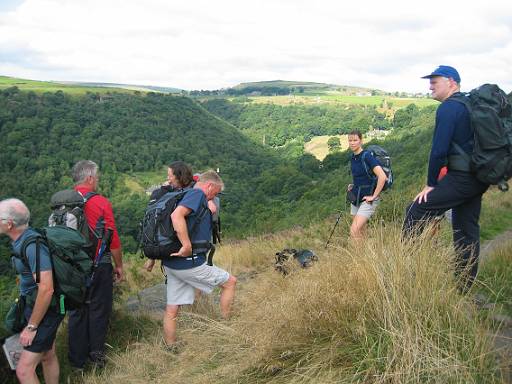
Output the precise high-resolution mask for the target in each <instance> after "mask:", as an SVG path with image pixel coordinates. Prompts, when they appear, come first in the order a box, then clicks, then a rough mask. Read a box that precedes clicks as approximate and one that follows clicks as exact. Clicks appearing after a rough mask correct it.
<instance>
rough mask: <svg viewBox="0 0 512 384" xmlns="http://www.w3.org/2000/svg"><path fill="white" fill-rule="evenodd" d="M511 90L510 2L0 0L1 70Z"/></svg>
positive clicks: (158, 80)
mask: <svg viewBox="0 0 512 384" xmlns="http://www.w3.org/2000/svg"><path fill="white" fill-rule="evenodd" d="M439 64H446V65H452V66H454V67H456V68H457V69H458V70H459V73H460V75H461V78H462V89H463V90H469V89H471V88H474V87H476V86H478V85H479V84H482V83H485V82H490V83H497V84H498V85H500V86H501V87H502V88H503V89H504V90H505V91H506V92H510V91H512V0H487V1H478V2H474V4H473V2H472V1H449V0H427V1H421V2H417V1H414V0H379V1H373V0H372V1H366V0H355V1H350V0H345V1H342V0H333V1H330V0H308V1H303V0H250V1H246V0H179V1H178V0H0V75H6V76H14V77H22V78H28V79H37V80H68V81H93V82H111V83H128V84H140V85H158V86H168V87H177V88H183V89H188V90H191V89H218V88H225V87H230V86H234V85H236V84H238V83H240V82H248V81H264V80H277V79H281V80H300V81H315V82H324V83H332V84H339V85H354V86H364V87H369V88H378V89H382V90H386V91H408V92H427V91H428V82H427V80H422V79H420V76H422V75H425V74H428V73H430V72H431V71H432V70H433V69H434V68H435V67H437V65H439Z"/></svg>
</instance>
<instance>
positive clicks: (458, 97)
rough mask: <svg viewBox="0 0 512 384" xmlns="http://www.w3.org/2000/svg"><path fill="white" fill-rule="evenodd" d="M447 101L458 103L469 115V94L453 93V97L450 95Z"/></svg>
mask: <svg viewBox="0 0 512 384" xmlns="http://www.w3.org/2000/svg"><path fill="white" fill-rule="evenodd" d="M447 100H453V101H456V102H458V103H461V104H463V105H464V106H465V107H466V109H467V110H468V112H469V113H471V111H472V109H471V101H470V100H469V94H468V93H463V92H455V93H454V94H453V95H451V96H450V97H449V98H448V99H447Z"/></svg>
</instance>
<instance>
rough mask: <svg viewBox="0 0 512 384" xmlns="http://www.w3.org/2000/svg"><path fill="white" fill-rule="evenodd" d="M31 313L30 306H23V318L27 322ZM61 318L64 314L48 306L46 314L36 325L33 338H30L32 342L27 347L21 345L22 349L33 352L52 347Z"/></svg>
mask: <svg viewBox="0 0 512 384" xmlns="http://www.w3.org/2000/svg"><path fill="white" fill-rule="evenodd" d="M31 314H32V308H30V307H27V308H25V318H26V319H27V322H28V321H29V319H30V315H31ZM62 319H64V315H61V314H59V313H56V312H55V311H54V310H53V309H51V308H48V311H47V312H46V315H44V317H43V320H42V321H41V323H40V324H39V325H38V327H37V331H36V336H35V337H34V340H32V344H31V345H29V346H28V347H23V349H25V350H26V351H30V352H34V353H41V352H46V351H49V350H50V349H52V346H53V342H54V341H55V336H56V335H57V329H59V325H60V323H61V321H62Z"/></svg>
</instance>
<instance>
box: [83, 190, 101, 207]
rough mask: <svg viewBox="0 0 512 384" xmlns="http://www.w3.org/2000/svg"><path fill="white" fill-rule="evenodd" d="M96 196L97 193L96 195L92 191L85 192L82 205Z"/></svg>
mask: <svg viewBox="0 0 512 384" xmlns="http://www.w3.org/2000/svg"><path fill="white" fill-rule="evenodd" d="M96 195H98V193H96V192H93V191H90V192H87V193H86V194H85V195H84V204H85V203H87V202H88V201H89V200H90V199H91V198H93V197H94V196H96Z"/></svg>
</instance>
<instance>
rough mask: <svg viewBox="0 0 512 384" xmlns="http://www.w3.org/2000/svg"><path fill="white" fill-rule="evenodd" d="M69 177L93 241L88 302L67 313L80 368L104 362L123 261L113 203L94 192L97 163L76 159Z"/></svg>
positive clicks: (75, 359)
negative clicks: (115, 285) (81, 199)
mask: <svg viewBox="0 0 512 384" xmlns="http://www.w3.org/2000/svg"><path fill="white" fill-rule="evenodd" d="M72 177H73V181H74V182H75V190H76V191H78V192H79V193H80V194H81V195H82V196H84V198H85V200H86V203H85V208H84V213H85V217H86V219H87V224H88V226H89V232H90V240H91V242H92V244H93V246H92V248H91V252H90V256H91V258H93V260H94V264H95V270H94V274H93V278H92V282H91V286H90V288H89V300H88V302H87V303H86V304H85V305H84V306H83V307H82V308H80V309H78V310H76V311H70V313H69V322H68V331H69V354H68V357H69V361H70V363H71V366H72V367H73V368H76V369H83V367H84V365H85V363H86V362H87V360H88V359H89V360H90V361H91V362H92V363H93V364H96V365H97V366H103V365H104V364H105V338H106V334H107V328H108V323H109V319H110V315H111V313H112V296H113V294H112V291H113V276H114V278H115V280H116V281H120V280H122V279H123V260H122V250H121V242H120V240H119V234H118V233H117V229H116V225H115V221H114V214H113V212H112V204H111V203H110V201H109V200H108V199H107V198H106V197H104V196H102V195H99V194H97V193H96V190H97V188H98V181H99V172H98V165H97V164H96V163H94V162H93V161H90V160H82V161H79V162H78V163H76V164H75V166H74V167H73V170H72ZM112 259H113V260H114V264H115V267H114V268H113V267H112Z"/></svg>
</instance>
